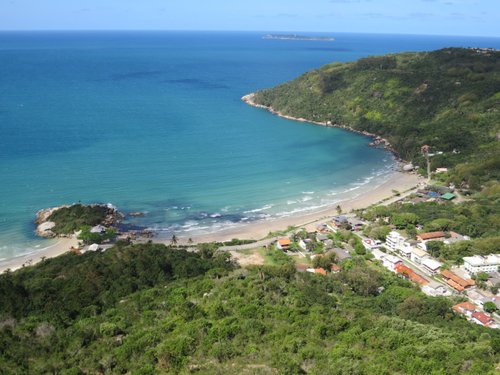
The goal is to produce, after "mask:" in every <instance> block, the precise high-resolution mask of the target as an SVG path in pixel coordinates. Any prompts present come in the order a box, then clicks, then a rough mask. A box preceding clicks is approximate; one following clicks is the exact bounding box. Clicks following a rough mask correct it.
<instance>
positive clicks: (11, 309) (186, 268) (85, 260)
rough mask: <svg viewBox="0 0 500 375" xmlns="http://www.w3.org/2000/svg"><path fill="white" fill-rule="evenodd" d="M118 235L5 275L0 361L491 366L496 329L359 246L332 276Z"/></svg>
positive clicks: (207, 370)
mask: <svg viewBox="0 0 500 375" xmlns="http://www.w3.org/2000/svg"><path fill="white" fill-rule="evenodd" d="M200 250H201V251H199V252H196V253H193V252H187V251H185V250H182V249H174V248H172V247H166V246H164V245H154V244H144V245H128V244H125V243H119V244H117V246H115V247H114V248H112V249H109V250H107V251H106V252H104V253H101V252H96V253H86V254H84V255H82V256H77V255H74V254H67V255H64V256H62V257H58V258H54V259H50V260H45V261H44V262H42V263H40V264H38V265H36V266H33V267H27V268H24V269H22V270H20V271H17V272H15V273H7V274H3V275H1V276H0V299H1V300H2V304H1V305H0V317H1V318H0V363H1V364H2V366H1V369H0V372H1V373H5V374H20V373H61V374H95V373H113V374H124V373H133V374H156V373H172V374H175V373H200V374H242V373H248V374H301V373H309V374H370V375H371V374H394V373H399V374H419V375H420V374H482V375H484V374H493V373H494V371H495V366H496V365H497V363H498V361H499V359H500V332H499V331H497V330H491V329H487V328H484V327H480V326H478V325H473V324H471V323H469V322H467V321H466V320H464V319H463V318H460V317H458V316H456V315H454V314H453V313H452V311H451V310H450V306H451V304H452V301H450V300H447V299H444V298H430V297H426V296H425V295H423V294H422V293H421V292H419V290H418V289H417V288H416V287H415V286H413V285H412V284H410V283H409V282H407V281H405V280H403V279H400V278H398V277H397V276H396V275H394V274H391V273H389V272H387V271H384V270H383V269H382V268H380V267H377V266H375V265H371V264H369V263H366V261H365V260H364V259H363V258H361V257H360V258H354V259H351V260H347V261H345V262H344V263H343V264H342V268H343V270H342V271H341V272H340V273H338V274H330V275H329V276H322V275H315V274H309V273H297V272H296V271H295V267H294V265H293V264H292V263H291V262H290V261H288V260H287V257H281V258H280V259H281V262H280V264H278V265H276V266H254V267H250V268H248V269H241V268H238V267H236V266H235V265H234V264H233V263H232V262H231V260H230V259H229V258H228V256H227V254H226V253H221V252H218V251H216V250H215V249H214V248H213V247H209V246H205V247H202V248H201V249H200Z"/></svg>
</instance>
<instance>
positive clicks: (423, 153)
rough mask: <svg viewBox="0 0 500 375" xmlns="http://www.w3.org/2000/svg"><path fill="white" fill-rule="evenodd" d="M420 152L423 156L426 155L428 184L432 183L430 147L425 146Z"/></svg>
mask: <svg viewBox="0 0 500 375" xmlns="http://www.w3.org/2000/svg"><path fill="white" fill-rule="evenodd" d="M420 150H421V151H422V155H424V157H425V160H426V161H427V182H430V181H431V161H430V159H429V151H430V150H431V148H430V146H428V145H423V146H422V147H421V148H420Z"/></svg>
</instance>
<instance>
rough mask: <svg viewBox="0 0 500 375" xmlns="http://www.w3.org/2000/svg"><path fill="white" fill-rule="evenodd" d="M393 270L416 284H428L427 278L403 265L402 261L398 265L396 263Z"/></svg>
mask: <svg viewBox="0 0 500 375" xmlns="http://www.w3.org/2000/svg"><path fill="white" fill-rule="evenodd" d="M395 271H396V273H399V274H401V275H403V276H405V277H406V278H407V279H409V280H411V281H413V282H414V283H416V284H419V285H427V284H429V280H427V279H426V278H425V277H423V276H420V275H419V274H418V273H416V272H415V271H413V270H412V269H411V268H410V267H407V266H405V265H404V264H403V263H399V264H398V265H396V267H395Z"/></svg>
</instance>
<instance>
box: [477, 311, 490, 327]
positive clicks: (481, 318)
mask: <svg viewBox="0 0 500 375" xmlns="http://www.w3.org/2000/svg"><path fill="white" fill-rule="evenodd" d="M472 317H473V318H474V319H476V320H478V321H480V322H481V324H483V325H486V324H489V323H491V322H493V319H491V317H490V316H489V315H486V314H485V313H483V312H480V311H478V312H475V313H474V314H472Z"/></svg>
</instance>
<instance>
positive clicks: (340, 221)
mask: <svg viewBox="0 0 500 375" xmlns="http://www.w3.org/2000/svg"><path fill="white" fill-rule="evenodd" d="M332 221H333V223H334V224H335V226H337V227H340V226H342V225H345V224H347V223H348V221H347V217H345V216H343V215H337V216H334V217H333V218H332Z"/></svg>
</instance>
